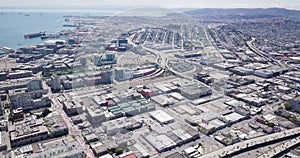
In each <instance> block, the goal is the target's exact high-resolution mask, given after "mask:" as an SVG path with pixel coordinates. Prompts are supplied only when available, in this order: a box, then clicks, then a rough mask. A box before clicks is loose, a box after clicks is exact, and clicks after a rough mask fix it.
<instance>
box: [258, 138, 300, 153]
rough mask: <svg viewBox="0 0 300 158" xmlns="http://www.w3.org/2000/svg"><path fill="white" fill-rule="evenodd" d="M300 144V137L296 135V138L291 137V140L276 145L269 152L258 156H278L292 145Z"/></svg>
mask: <svg viewBox="0 0 300 158" xmlns="http://www.w3.org/2000/svg"><path fill="white" fill-rule="evenodd" d="M299 144H300V137H296V138H294V139H291V140H289V141H287V142H285V143H283V144H281V145H279V146H277V147H275V148H274V149H271V150H269V151H268V152H267V153H264V154H262V155H260V156H259V157H258V158H269V157H270V158H271V157H276V156H278V155H279V154H281V153H283V152H285V151H287V150H288V149H291V148H292V147H295V146H297V145H299Z"/></svg>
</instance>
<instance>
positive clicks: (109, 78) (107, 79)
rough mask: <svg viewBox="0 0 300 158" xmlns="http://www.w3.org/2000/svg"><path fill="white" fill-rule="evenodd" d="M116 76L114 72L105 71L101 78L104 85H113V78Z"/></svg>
mask: <svg viewBox="0 0 300 158" xmlns="http://www.w3.org/2000/svg"><path fill="white" fill-rule="evenodd" d="M113 76H114V71H113V70H107V71H103V72H102V73H101V78H102V82H101V83H102V84H111V83H113V78H114V77H113Z"/></svg>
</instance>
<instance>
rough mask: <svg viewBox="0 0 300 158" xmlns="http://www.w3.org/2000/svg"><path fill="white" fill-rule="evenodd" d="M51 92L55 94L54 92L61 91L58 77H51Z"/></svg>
mask: <svg viewBox="0 0 300 158" xmlns="http://www.w3.org/2000/svg"><path fill="white" fill-rule="evenodd" d="M51 82H52V85H51V90H52V91H54V92H56V91H60V90H61V85H60V84H61V81H60V77H59V76H52V77H51Z"/></svg>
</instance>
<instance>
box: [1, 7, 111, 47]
mask: <svg viewBox="0 0 300 158" xmlns="http://www.w3.org/2000/svg"><path fill="white" fill-rule="evenodd" d="M109 14H111V13H110V12H97V13H92V14H90V13H89V12H88V11H86V12H77V13H72V12H17V11H14V12H3V14H2V15H0V21H1V23H2V25H0V46H1V47H9V48H13V49H17V48H20V47H24V46H28V45H34V44H38V43H41V42H43V40H41V39H40V38H32V39H25V38H24V35H25V34H28V33H37V32H41V31H46V32H47V33H56V32H59V31H60V30H66V29H73V28H71V27H63V25H64V24H67V22H65V19H64V16H66V15H80V16H85V15H109Z"/></svg>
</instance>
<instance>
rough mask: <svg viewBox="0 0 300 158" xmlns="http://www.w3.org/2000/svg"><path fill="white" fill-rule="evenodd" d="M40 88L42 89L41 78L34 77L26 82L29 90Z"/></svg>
mask: <svg viewBox="0 0 300 158" xmlns="http://www.w3.org/2000/svg"><path fill="white" fill-rule="evenodd" d="M42 89H43V85H42V80H40V79H34V80H31V81H29V82H28V83H27V90H28V91H29V92H31V91H37V90H42Z"/></svg>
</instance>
